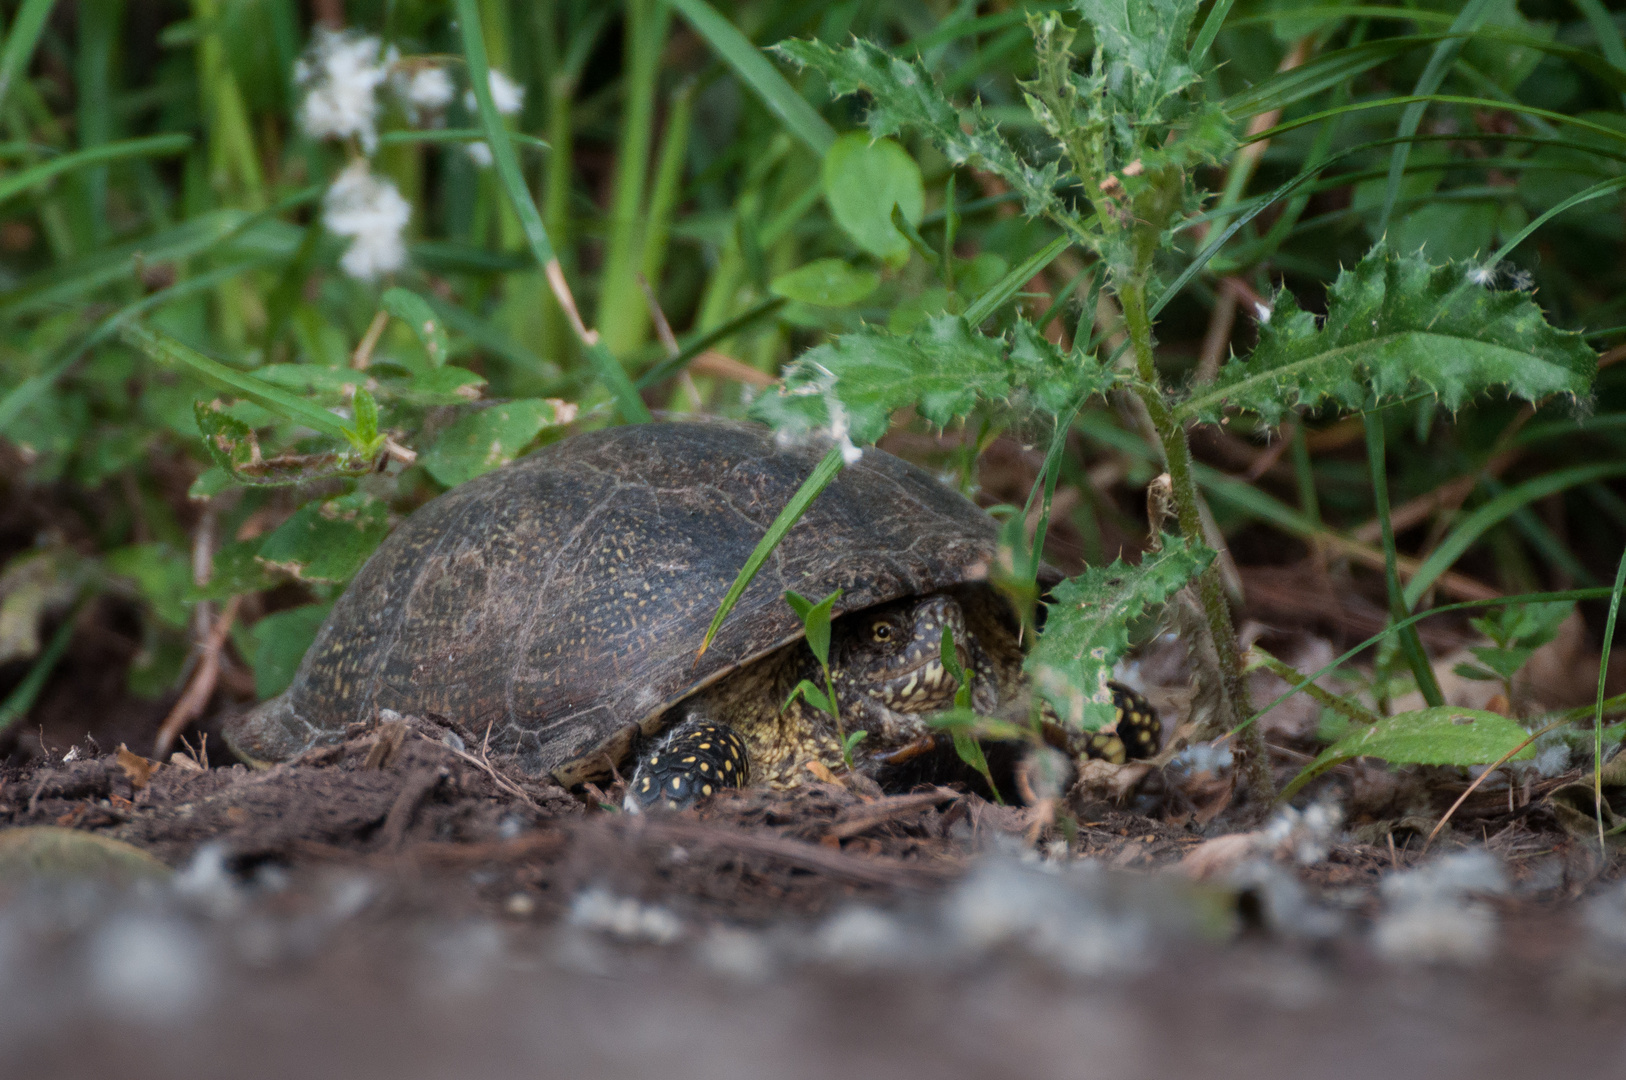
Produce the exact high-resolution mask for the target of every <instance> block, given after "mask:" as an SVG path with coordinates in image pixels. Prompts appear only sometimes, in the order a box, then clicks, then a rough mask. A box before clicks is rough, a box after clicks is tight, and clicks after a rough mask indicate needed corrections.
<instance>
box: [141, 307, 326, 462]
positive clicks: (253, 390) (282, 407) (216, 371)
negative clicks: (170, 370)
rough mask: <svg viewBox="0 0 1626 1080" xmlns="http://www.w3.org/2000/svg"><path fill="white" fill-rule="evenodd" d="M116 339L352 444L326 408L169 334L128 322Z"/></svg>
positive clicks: (157, 359) (160, 360) (150, 356)
mask: <svg viewBox="0 0 1626 1080" xmlns="http://www.w3.org/2000/svg"><path fill="white" fill-rule="evenodd" d="M119 339H120V340H121V341H123V342H124V343H125V344H126V345H128V346H130V347H131V348H132V349H136V350H137V351H139V352H141V353H143V354H145V355H146V356H147V357H148V358H150V359H151V360H153V361H154V362H155V363H159V364H165V365H175V366H178V367H184V368H188V369H190V370H191V371H192V372H193V373H194V374H196V375H198V376H200V377H201V378H203V379H204V380H205V381H207V382H211V383H213V384H215V385H216V386H219V387H221V388H222V389H224V390H227V391H229V392H231V393H233V394H237V395H238V396H240V397H245V398H247V399H248V400H250V401H252V402H254V403H255V404H256V405H259V406H261V407H263V408H266V409H269V410H271V411H272V412H274V413H276V414H277V415H279V416H284V417H287V418H288V419H290V420H295V421H298V422H299V423H301V424H304V425H305V426H306V427H308V428H310V429H311V430H312V431H319V432H321V433H322V434H324V435H329V436H332V437H333V438H335V439H340V440H343V441H344V442H347V443H354V442H355V440H356V431H355V429H354V428H352V427H351V426H349V425H347V424H346V423H345V422H344V421H343V420H341V419H339V418H338V417H337V416H335V415H333V414H332V413H330V412H328V411H327V410H326V409H323V408H320V407H319V406H316V405H312V404H311V403H310V402H309V401H306V400H305V399H304V398H302V397H299V396H298V395H296V394H290V393H289V392H288V391H286V390H284V389H282V388H281V387H280V386H273V385H272V384H271V383H268V382H266V381H265V380H264V379H260V378H256V377H255V376H253V375H250V374H249V373H248V372H246V371H238V370H237V369H235V368H230V367H227V366H226V365H225V364H222V363H221V362H220V361H218V360H215V359H213V358H212V357H208V356H205V355H203V354H202V353H200V352H198V351H197V350H196V349H194V348H192V347H191V346H190V345H186V344H183V343H182V342H179V341H177V340H175V339H174V338H172V337H170V336H169V335H168V334H164V333H160V332H159V331H156V330H153V329H152V328H151V327H148V326H145V325H143V324H142V323H139V322H131V323H125V324H123V325H122V326H120V327H119Z"/></svg>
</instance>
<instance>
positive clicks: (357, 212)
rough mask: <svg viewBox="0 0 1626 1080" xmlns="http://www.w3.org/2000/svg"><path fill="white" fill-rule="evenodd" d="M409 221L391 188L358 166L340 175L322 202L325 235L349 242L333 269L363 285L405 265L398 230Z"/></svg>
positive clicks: (404, 203)
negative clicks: (342, 269)
mask: <svg viewBox="0 0 1626 1080" xmlns="http://www.w3.org/2000/svg"><path fill="white" fill-rule="evenodd" d="M411 217H412V204H411V203H409V202H407V201H406V199H404V198H402V196H401V192H400V191H399V190H398V189H397V188H396V186H395V185H394V184H392V183H390V182H389V181H388V180H383V179H380V178H378V177H376V176H374V175H373V174H372V173H371V172H370V171H369V170H368V168H367V162H366V161H364V160H357V161H355V162H352V163H351V164H350V165H349V166H348V167H347V168H346V169H345V170H344V172H342V173H340V174H339V178H338V179H337V180H335V181H333V186H331V187H330V188H328V189H327V196H326V197H325V198H324V199H323V200H322V224H323V225H325V226H327V230H328V232H331V233H333V234H334V235H335V236H350V237H354V238H355V240H354V242H353V243H351V245H350V248H349V250H347V251H346V252H345V253H344V256H343V257H342V258H341V259H340V260H339V265H340V266H342V267H344V271H345V273H347V274H349V275H350V276H351V277H355V278H360V279H362V280H363V281H371V280H373V279H374V278H376V277H378V275H380V274H387V273H389V272H391V271H393V270H399V269H400V268H401V267H402V266H404V265H406V245H405V244H404V243H403V242H402V240H401V230H403V229H405V228H406V224H407V221H408V220H409V219H410V218H411Z"/></svg>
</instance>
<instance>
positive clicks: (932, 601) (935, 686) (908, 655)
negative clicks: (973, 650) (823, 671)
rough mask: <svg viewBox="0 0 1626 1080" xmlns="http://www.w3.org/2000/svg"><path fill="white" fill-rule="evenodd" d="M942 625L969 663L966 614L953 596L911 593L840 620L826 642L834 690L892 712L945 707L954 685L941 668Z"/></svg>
mask: <svg viewBox="0 0 1626 1080" xmlns="http://www.w3.org/2000/svg"><path fill="white" fill-rule="evenodd" d="M945 626H946V627H948V628H949V630H950V631H951V632H952V633H953V635H954V642H955V651H956V652H957V653H958V654H959V659H960V662H961V663H962V664H967V663H969V661H970V652H969V650H968V648H967V645H968V641H967V637H966V624H965V613H964V612H963V611H961V609H960V605H959V603H958V602H956V601H955V599H954V598H953V597H951V596H946V595H943V594H941V593H935V594H933V595H930V596H925V597H910V598H909V599H907V600H899V601H896V602H894V603H891V604H883V605H881V606H879V607H874V608H870V609H868V610H866V611H861V612H858V613H856V614H853V615H849V616H847V617H846V618H843V619H838V620H837V621H836V623H835V624H834V625H833V626H832V627H831V630H832V635H831V638H832V640H831V646H830V675H831V678H832V679H833V680H834V681H835V684H836V693H837V694H838V695H839V696H840V697H843V698H848V697H854V696H860V695H861V696H864V697H868V698H871V699H873V700H875V701H876V702H878V703H879V704H881V705H884V706H886V707H887V708H888V709H891V710H892V711H893V712H901V713H928V712H937V711H940V710H942V709H947V708H949V707H950V706H951V705H953V704H954V691H955V690H956V689H957V684H956V683H955V681H954V677H953V676H952V675H950V674H949V673H948V672H947V671H946V670H944V668H943V657H942V648H943V628H944V627H945Z"/></svg>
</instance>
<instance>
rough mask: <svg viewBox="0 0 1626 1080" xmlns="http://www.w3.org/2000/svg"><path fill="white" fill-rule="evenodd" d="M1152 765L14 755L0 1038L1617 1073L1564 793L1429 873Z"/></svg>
mask: <svg viewBox="0 0 1626 1080" xmlns="http://www.w3.org/2000/svg"><path fill="white" fill-rule="evenodd" d="M1296 767H1297V766H1296V764H1294V763H1292V762H1290V761H1286V760H1285V759H1284V764H1283V770H1284V771H1283V776H1284V777H1285V776H1286V775H1288V774H1289V773H1290V772H1291V771H1292V770H1293V769H1295V768H1296ZM1168 775H1169V774H1167V773H1165V774H1164V777H1163V780H1162V786H1161V791H1159V784H1158V783H1157V782H1148V783H1143V785H1142V792H1143V793H1142V795H1141V796H1140V797H1139V798H1138V800H1134V799H1132V800H1130V801H1129V802H1128V803H1127V805H1128V806H1131V807H1134V808H1135V810H1141V811H1145V812H1144V813H1142V812H1135V810H1132V809H1128V808H1125V807H1120V806H1114V805H1112V803H1111V802H1110V801H1103V800H1102V799H1100V798H1097V797H1096V796H1095V795H1093V794H1091V793H1090V792H1088V791H1086V790H1084V789H1083V788H1080V789H1076V790H1075V791H1074V792H1072V793H1071V795H1070V796H1069V801H1067V802H1066V803H1064V804H1063V805H1062V806H1060V807H1052V808H1050V810H1048V811H1047V810H1046V809H1044V808H1029V807H1009V806H1000V805H996V804H994V803H991V802H988V801H986V800H984V799H982V798H981V797H980V796H978V795H977V794H975V793H973V792H971V791H969V790H967V789H966V787H965V785H941V784H937V785H919V786H917V788H916V789H915V790H913V791H906V792H903V793H899V794H882V793H881V792H880V791H879V789H875V788H873V786H872V785H866V784H864V783H862V782H855V783H853V784H852V785H851V786H848V785H844V784H831V783H810V784H808V785H807V786H805V787H803V788H801V789H799V790H797V791H794V792H788V793H772V792H756V791H753V792H735V793H729V794H727V795H725V796H721V797H717V798H714V799H711V800H709V801H707V802H706V803H703V804H702V805H701V806H700V807H698V808H697V809H696V810H694V811H687V812H684V813H679V814H670V815H661V816H644V817H639V816H628V815H624V814H620V813H616V812H610V811H607V810H606V809H604V808H603V806H602V805H601V804H610V805H613V804H614V803H615V802H616V801H617V800H616V796H617V792H615V791H613V790H612V791H609V792H594V793H590V795H589V797H588V798H585V799H584V798H582V797H580V796H577V795H572V794H571V793H568V792H565V791H564V790H562V789H560V788H558V787H556V786H553V785H551V784H548V783H544V782H539V781H536V780H532V779H527V778H524V777H522V776H519V775H517V774H516V773H514V772H512V771H510V770H509V769H507V768H506V767H505V763H504V762H502V761H500V760H492V759H489V758H486V757H484V756H482V755H480V754H479V753H477V752H471V751H470V750H468V749H460V748H456V747H454V746H453V745H449V744H448V743H447V742H446V741H444V739H443V733H441V732H439V731H438V730H437V729H434V728H433V727H431V726H427V725H421V724H417V723H414V722H411V721H407V722H402V723H399V724H385V725H382V726H375V727H371V728H358V729H355V730H354V731H353V736H352V737H351V738H350V739H349V740H348V741H347V742H345V743H344V744H342V745H339V746H335V747H329V748H325V749H320V750H316V751H312V752H311V753H308V754H306V755H305V756H304V757H303V758H301V759H299V760H297V761H295V762H292V763H289V764H286V765H281V766H278V767H275V768H273V769H270V770H267V771H264V772H252V771H250V770H248V769H246V768H245V767H243V766H241V765H220V764H216V765H215V766H214V767H211V768H204V767H202V766H201V765H200V764H198V763H197V762H195V761H193V760H191V759H189V758H186V757H185V756H178V757H177V758H175V759H172V761H171V762H170V763H166V764H163V765H158V764H156V763H153V762H149V761H147V760H146V759H144V758H141V757H139V756H137V755H134V754H130V753H129V752H127V751H126V752H123V753H119V754H108V755H101V756H86V757H85V758H83V759H82V760H71V761H62V760H55V761H49V760H36V761H35V762H33V763H31V764H28V765H24V766H21V767H13V768H12V769H10V770H9V771H8V772H6V773H5V774H4V778H3V782H0V825H4V826H12V827H14V828H10V829H4V830H0V994H3V995H4V998H5V1000H7V1001H9V1002H11V1003H12V1005H11V1006H10V1007H8V1008H7V1009H6V1010H0V1046H3V1047H4V1048H5V1050H4V1052H5V1053H6V1055H7V1061H8V1062H9V1067H8V1070H7V1071H8V1072H9V1071H10V1070H11V1069H12V1068H15V1069H16V1070H17V1072H16V1073H15V1075H33V1074H40V1075H52V1076H78V1075H84V1076H98V1077H101V1076H106V1075H108V1074H109V1071H110V1070H117V1072H118V1074H120V1075H125V1076H137V1077H139V1076H147V1075H152V1076H160V1075H163V1076H174V1075H187V1074H199V1075H204V1074H212V1075H219V1074H221V1073H223V1072H225V1071H226V1070H229V1071H230V1074H231V1075H234V1076H262V1075H263V1076H268V1077H270V1076H279V1077H280V1076H288V1075H296V1074H304V1073H308V1072H310V1071H311V1068H312V1064H313V1063H314V1062H317V1061H325V1062H332V1063H335V1065H334V1066H333V1067H334V1068H335V1072H334V1073H333V1075H344V1076H351V1077H357V1076H373V1075H378V1076H386V1075H387V1076H392V1077H417V1076H425V1077H427V1076H449V1075H468V1076H472V1075H480V1076H508V1075H514V1076H520V1075H528V1076H529V1075H537V1074H538V1073H541V1074H542V1075H566V1074H574V1075H586V1076H594V1077H613V1076H622V1075H626V1076H634V1075H649V1074H651V1073H654V1072H656V1071H659V1072H661V1073H662V1074H668V1075H677V1076H686V1075H696V1076H702V1075H703V1076H713V1077H729V1076H742V1077H746V1076H750V1077H757V1076H787V1077H797V1076H809V1077H813V1076H829V1075H836V1074H842V1075H855V1076H870V1075H875V1076H880V1075H885V1076H888V1077H909V1076H916V1075H919V1076H928V1075H930V1076H941V1075H945V1074H946V1075H1007V1074H1008V1075H1022V1076H1033V1077H1048V1076H1057V1077H1064V1076H1065V1077H1080V1076H1085V1077H1088V1076H1103V1077H1140V1076H1145V1077H1167V1076H1171V1075H1186V1074H1188V1073H1189V1074H1191V1075H1207V1076H1220V1077H1226V1076H1260V1075H1283V1076H1295V1077H1299V1076H1302V1077H1321V1076H1326V1077H1335V1076H1369V1075H1372V1074H1373V1073H1374V1072H1377V1071H1378V1070H1389V1071H1392V1072H1395V1073H1397V1074H1399V1075H1416V1076H1431V1077H1451V1076H1463V1077H1467V1076H1475V1077H1486V1076H1522V1075H1529V1074H1532V1073H1535V1072H1537V1071H1538V1070H1539V1071H1541V1072H1546V1073H1553V1072H1557V1073H1560V1074H1571V1075H1584V1076H1608V1075H1626V1064H1623V1063H1626V1055H1623V1054H1622V1051H1623V1049H1626V1045H1623V1044H1626V1035H1622V1034H1621V1032H1622V1031H1623V1030H1626V1027H1623V1024H1622V1021H1626V995H1623V993H1622V990H1626V893H1623V892H1622V890H1621V888H1620V886H1619V885H1618V884H1616V883H1614V882H1613V880H1612V879H1613V878H1614V876H1615V872H1616V871H1615V867H1614V865H1613V864H1612V863H1610V862H1606V861H1605V860H1603V859H1600V858H1599V856H1598V855H1597V848H1596V845H1595V844H1594V845H1592V846H1590V847H1589V846H1588V845H1587V844H1585V843H1584V842H1581V841H1579V840H1573V839H1570V838H1568V837H1567V836H1566V835H1565V834H1564V833H1563V832H1562V830H1560V829H1558V828H1557V826H1556V823H1555V820H1554V819H1553V817H1552V814H1551V812H1550V810H1549V809H1546V808H1545V804H1544V802H1543V801H1542V791H1543V785H1545V788H1546V789H1547V790H1550V789H1551V788H1552V787H1555V786H1557V785H1558V784H1560V783H1562V781H1563V778H1557V779H1555V780H1554V781H1547V782H1543V785H1538V786H1537V788H1536V789H1533V790H1524V791H1513V792H1511V793H1510V792H1509V791H1508V790H1502V791H1500V792H1491V793H1489V794H1488V795H1487V796H1484V797H1479V798H1478V801H1473V800H1471V801H1470V803H1469V804H1467V805H1465V807H1464V810H1463V811H1459V814H1461V817H1460V819H1459V823H1458V825H1457V826H1456V827H1455V829H1454V831H1453V832H1452V833H1450V834H1449V835H1448V837H1447V839H1446V840H1445V841H1444V842H1443V843H1439V842H1437V844H1436V850H1435V851H1434V852H1432V853H1431V854H1430V855H1429V856H1427V857H1422V856H1420V855H1419V854H1418V850H1417V849H1418V848H1419V846H1420V837H1419V836H1417V835H1416V834H1415V833H1413V832H1408V831H1406V830H1405V829H1401V830H1400V831H1399V832H1391V833H1389V834H1387V835H1386V836H1384V837H1383V838H1382V839H1380V840H1378V841H1377V842H1374V843H1367V842H1362V841H1361V840H1360V839H1358V837H1361V836H1363V835H1365V833H1363V831H1362V828H1361V827H1360V825H1359V824H1358V823H1355V827H1354V828H1351V829H1344V830H1340V829H1337V828H1336V827H1331V828H1319V829H1318V828H1317V827H1316V826H1315V825H1314V823H1312V822H1310V821H1309V820H1308V817H1307V816H1304V815H1301V816H1300V817H1301V818H1302V819H1303V820H1299V819H1278V823H1277V825H1276V826H1275V827H1274V828H1275V831H1274V832H1271V831H1268V830H1267V831H1257V830H1256V831H1253V832H1248V833H1239V832H1238V829H1239V823H1240V822H1242V821H1244V820H1245V817H1246V815H1245V808H1243V809H1238V808H1237V807H1235V806H1228V807H1224V808H1222V810H1221V811H1220V812H1219V813H1218V814H1215V815H1213V816H1212V817H1211V819H1209V820H1207V822H1206V823H1200V822H1201V819H1202V818H1204V816H1205V814H1204V808H1203V804H1202V799H1203V797H1204V790H1205V789H1204V788H1203V785H1202V783H1201V782H1198V781H1193V780H1190V779H1189V778H1188V779H1185V780H1171V779H1169V778H1168ZM1362 782H1363V781H1362V779H1361V777H1360V776H1359V775H1358V774H1355V773H1346V774H1344V775H1343V776H1342V778H1341V779H1339V778H1336V777H1335V778H1334V779H1333V780H1331V781H1329V784H1331V785H1333V786H1337V785H1340V784H1341V785H1342V788H1341V789H1340V794H1341V795H1342V796H1343V798H1344V799H1345V801H1346V805H1351V806H1354V805H1358V803H1359V800H1358V798H1355V796H1356V795H1357V794H1358V793H1357V791H1356V788H1357V787H1359V785H1360V783H1362ZM1109 786H1110V785H1109ZM1095 790H1096V791H1097V792H1098V791H1099V790H1100V787H1099V785H1098V786H1097V788H1096V789H1095ZM1148 790H1149V791H1150V792H1151V794H1146V792H1147V791H1148ZM1458 790H1460V785H1459V788H1458ZM1448 796H1449V797H1454V796H1452V795H1451V791H1450V789H1449V788H1446V789H1444V790H1443V791H1442V792H1441V793H1440V794H1439V795H1438V797H1439V798H1441V799H1445V798H1447V797H1448ZM1366 797H1368V798H1370V797H1371V796H1370V794H1368V795H1367V796H1366ZM1509 806H1511V807H1512V810H1511V811H1510V810H1509V809H1508V807H1509ZM1441 808H1442V809H1443V807H1441ZM1058 810H1059V811H1062V813H1061V814H1060V816H1059V817H1055V818H1054V821H1052V822H1051V823H1048V824H1047V823H1046V820H1045V818H1047V817H1050V816H1053V814H1054V812H1055V811H1058ZM1069 816H1070V817H1071V820H1072V821H1073V822H1076V827H1074V826H1071V825H1069V826H1068V827H1066V828H1064V827H1063V825H1062V824H1061V822H1062V819H1064V818H1068V817H1069ZM1295 821H1296V822H1297V823H1296V824H1295ZM1333 825H1334V826H1336V822H1335V823H1333ZM15 827H28V828H15ZM1367 831H1368V832H1370V830H1367ZM1239 837H1240V839H1238V838H1239ZM1391 840H1393V841H1394V843H1393V844H1392V845H1391V842H1390V841H1391ZM1305 843H1308V844H1310V845H1311V846H1312V847H1316V848H1317V850H1315V851H1312V852H1299V853H1297V854H1296V853H1295V852H1296V851H1297V848H1298V847H1300V846H1302V845H1303V844H1305ZM1227 845H1229V847H1227ZM1198 849H1202V850H1201V851H1200V852H1199V854H1198V855H1195V856H1193V855H1192V853H1193V852H1194V851H1198ZM1465 853H1477V854H1467V855H1465ZM1442 856H1443V858H1444V859H1445V860H1446V861H1445V862H1443V863H1442V862H1441V861H1440V859H1441V857H1442ZM1453 858H1454V859H1456V862H1455V863H1452V862H1451V860H1452V859H1453ZM1465 858H1466V859H1467V860H1468V861H1466V862H1465V861H1463V860H1464V859H1465ZM1474 859H1479V860H1481V861H1480V862H1479V863H1473V864H1472V865H1470V863H1471V862H1472V860H1474ZM1451 865H1455V866H1457V867H1458V868H1459V870H1460V871H1461V872H1460V873H1459V874H1458V877H1460V878H1461V879H1462V880H1460V881H1458V882H1457V883H1456V884H1454V885H1453V884H1452V883H1451V882H1450V881H1447V880H1445V879H1446V877H1448V876H1449V875H1448V874H1446V873H1445V872H1444V871H1438V868H1439V867H1441V866H1451ZM1419 867H1421V868H1422V869H1418V868H1419ZM1487 867H1488V868H1491V869H1490V872H1491V876H1492V877H1493V878H1495V880H1490V879H1488V878H1486V877H1485V876H1484V875H1485V873H1486V868H1487ZM1430 868H1434V869H1430ZM1197 871H1202V872H1201V873H1198V872H1197ZM1408 872H1409V876H1408ZM1430 874H1434V875H1435V876H1434V878H1430V876H1429V875H1430ZM1476 874H1477V875H1479V876H1478V877H1476V876H1475V875H1476ZM1464 875H1466V876H1464ZM1195 878H1202V879H1203V880H1200V881H1199V880H1194V879H1195ZM1436 879H1438V880H1436ZM1386 881H1387V882H1389V883H1390V884H1389V885H1387V886H1386V885H1385V882H1386ZM1396 881H1402V882H1404V881H1410V882H1412V883H1413V887H1411V888H1410V889H1409V891H1408V889H1407V888H1406V887H1404V886H1400V887H1396V886H1395V885H1394V882H1396ZM1431 882H1432V884H1431Z"/></svg>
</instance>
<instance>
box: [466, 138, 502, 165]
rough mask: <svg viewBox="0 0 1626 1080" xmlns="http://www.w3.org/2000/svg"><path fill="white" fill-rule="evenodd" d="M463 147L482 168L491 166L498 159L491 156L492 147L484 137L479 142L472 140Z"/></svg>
mask: <svg viewBox="0 0 1626 1080" xmlns="http://www.w3.org/2000/svg"><path fill="white" fill-rule="evenodd" d="M463 149H464V150H466V151H467V152H468V155H469V157H471V158H473V159H474V163H475V164H476V165H478V166H480V168H482V169H489V168H491V163H492V162H493V161H495V160H496V159H495V158H494V157H492V156H491V147H489V146H487V145H486V142H485V140H484V139H481V140H480V141H479V142H471V143H469V144H468V145H467V146H465V147H464V148H463Z"/></svg>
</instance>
